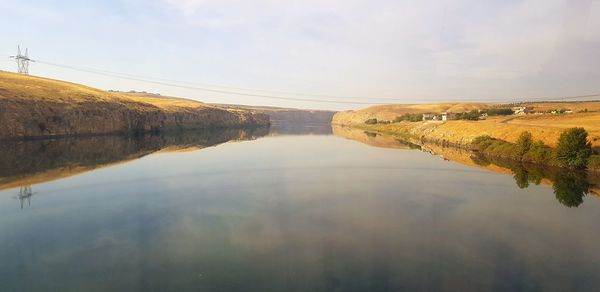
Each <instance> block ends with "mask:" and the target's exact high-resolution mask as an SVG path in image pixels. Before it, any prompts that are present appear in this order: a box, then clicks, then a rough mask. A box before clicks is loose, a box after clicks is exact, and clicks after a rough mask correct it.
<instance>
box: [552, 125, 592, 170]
mask: <svg viewBox="0 0 600 292" xmlns="http://www.w3.org/2000/svg"><path fill="white" fill-rule="evenodd" d="M587 136H588V133H587V132H586V130H585V129H584V128H571V129H567V130H565V131H564V132H563V133H562V134H560V138H559V139H558V146H557V147H556V160H557V161H558V163H559V164H560V165H561V166H564V167H573V168H584V167H586V166H587V162H588V159H589V157H590V156H591V155H592V145H591V143H590V142H589V141H588V140H587Z"/></svg>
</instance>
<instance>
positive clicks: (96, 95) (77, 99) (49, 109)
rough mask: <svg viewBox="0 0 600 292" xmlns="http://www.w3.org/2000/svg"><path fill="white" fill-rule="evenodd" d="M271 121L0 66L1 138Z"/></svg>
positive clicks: (246, 113)
mask: <svg viewBox="0 0 600 292" xmlns="http://www.w3.org/2000/svg"><path fill="white" fill-rule="evenodd" d="M171 101H173V102H171ZM267 125H269V117H268V116H267V115H265V114H261V113H257V112H253V111H247V110H228V109H222V108H218V107H215V106H208V105H205V104H203V103H200V102H195V101H186V102H185V103H182V102H181V100H176V99H172V98H161V99H152V98H147V99H145V98H144V97H136V98H132V97H128V96H126V95H122V94H117V93H111V92H105V91H101V90H96V89H93V88H89V87H84V86H81V85H77V84H72V83H67V82H61V81H56V80H49V79H44V78H37V77H31V76H23V75H17V74H11V73H6V72H0V139H9V138H29V137H53V136H73V135H96V134H109V133H126V132H150V131H163V130H181V129H208V128H230V127H247V126H267Z"/></svg>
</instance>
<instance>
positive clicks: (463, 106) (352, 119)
mask: <svg viewBox="0 0 600 292" xmlns="http://www.w3.org/2000/svg"><path fill="white" fill-rule="evenodd" d="M490 107H493V104H487V103H459V102H454V103H432V104H389V105H377V106H371V107H368V108H365V109H361V110H356V111H345V112H339V113H336V115H335V116H334V120H333V122H334V123H336V124H343V125H350V124H360V123H363V122H364V121H366V120H368V119H371V118H376V119H378V120H386V121H391V120H393V119H394V118H396V117H397V116H401V115H403V114H422V113H442V112H446V111H447V112H456V113H458V112H467V111H470V110H474V109H475V110H480V109H486V108H490Z"/></svg>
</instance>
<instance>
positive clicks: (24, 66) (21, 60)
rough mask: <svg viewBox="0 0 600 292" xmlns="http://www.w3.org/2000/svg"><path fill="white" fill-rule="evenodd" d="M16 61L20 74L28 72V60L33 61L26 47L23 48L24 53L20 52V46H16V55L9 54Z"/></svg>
mask: <svg viewBox="0 0 600 292" xmlns="http://www.w3.org/2000/svg"><path fill="white" fill-rule="evenodd" d="M10 57H11V58H12V59H15V61H16V62H17V72H19V73H20V74H29V62H35V61H34V60H32V59H30V58H29V53H28V52H27V48H25V54H21V46H17V55H16V56H10Z"/></svg>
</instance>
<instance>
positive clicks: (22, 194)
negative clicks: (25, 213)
mask: <svg viewBox="0 0 600 292" xmlns="http://www.w3.org/2000/svg"><path fill="white" fill-rule="evenodd" d="M31 196H33V192H32V191H31V186H23V187H21V188H20V189H19V194H18V195H17V199H19V202H21V209H23V205H24V204H25V202H27V206H29V207H31Z"/></svg>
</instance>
